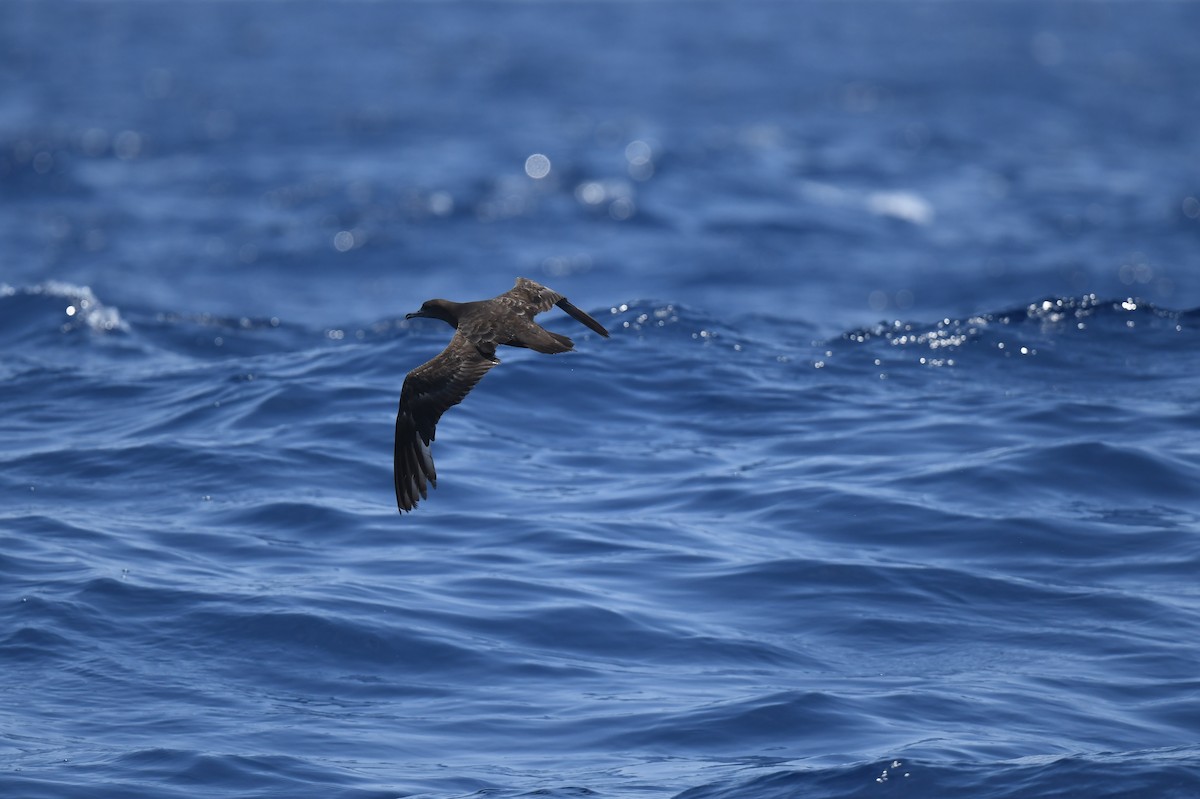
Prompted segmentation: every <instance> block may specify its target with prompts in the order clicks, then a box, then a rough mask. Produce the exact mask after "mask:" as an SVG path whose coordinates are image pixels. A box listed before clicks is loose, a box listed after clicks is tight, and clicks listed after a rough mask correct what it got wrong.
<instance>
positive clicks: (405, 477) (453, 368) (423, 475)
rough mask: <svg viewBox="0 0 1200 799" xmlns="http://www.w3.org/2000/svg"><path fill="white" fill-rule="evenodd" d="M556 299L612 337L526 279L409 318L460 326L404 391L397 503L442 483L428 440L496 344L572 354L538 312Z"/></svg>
mask: <svg viewBox="0 0 1200 799" xmlns="http://www.w3.org/2000/svg"><path fill="white" fill-rule="evenodd" d="M555 305H557V306H558V307H559V308H562V309H563V310H564V311H566V312H567V313H568V314H570V315H571V316H573V317H574V318H575V319H576V320H578V321H579V322H580V323H582V324H584V325H586V326H587V327H590V328H591V329H592V330H594V331H596V332H597V333H599V334H600V335H602V336H604V337H605V338H608V331H607V330H605V329H604V326H603V325H601V324H600V323H599V322H597V321H596V320H595V319H593V318H592V317H590V316H588V315H587V314H586V313H584V312H583V311H581V310H579V309H578V308H576V307H575V306H574V305H572V304H571V303H570V302H568V301H567V298H566V297H564V296H563V295H561V294H559V293H558V292H557V291H554V290H553V289H548V288H546V287H545V286H543V285H541V284H540V283H535V282H533V281H532V280H528V279H526V278H523V277H519V278H517V283H516V285H515V286H513V287H512V288H511V289H509V290H508V291H506V292H504V293H503V294H501V295H500V296H499V297H493V298H492V299H490V300H478V301H476V302H451V301H450V300H428V301H426V302H425V303H424V304H422V305H421V310H419V311H417V312H416V313H410V314H408V315H407V316H406V317H404V318H405V319H413V318H415V317H424V318H426V319H441V320H442V321H443V322H446V323H448V324H450V325H451V326H453V327H454V328H455V333H454V337H453V338H451V339H450V343H449V344H447V345H446V349H444V350H442V351H441V353H440V354H439V355H437V356H436V357H435V358H434V359H433V360H431V361H429V362H428V363H424V364H422V365H420V366H418V367H417V368H416V369H413V370H412V371H411V372H409V373H408V375H407V376H406V377H405V378H404V387H403V388H402V389H400V410H399V411H398V412H397V413H396V460H395V481H396V505H397V506H399V508H400V510H401V511H406V510H408V511H410V510H412V509H413V508H414V507H416V505H417V500H418V498H420V499H425V497H426V495H427V494H426V481H428V485H431V486H433V487H435V488H436V487H437V473H436V472H435V471H434V468H433V456H432V455H431V454H430V452H429V445H430V443H431V442H432V441H433V438H434V428H435V427H436V426H437V423H438V419H440V418H442V414H443V413H445V412H446V410H447V409H448V408H450V407H452V406H454V405H457V404H458V403H460V402H462V401H463V397H465V396H467V392H468V391H470V390H471V389H472V388H474V387H475V384H476V383H478V382H479V380H480V379H481V378H482V377H483V376H484V375H485V374H487V371H488V370H489V369H491V368H492V367H493V366H495V365H496V364H498V363H500V361H499V360H498V359H497V358H496V347H498V346H499V345H501V344H507V345H508V346H510V347H528V348H529V349H531V350H536V351H537V352H545V353H551V354H553V353H556V352H567V351H568V350H571V349H574V347H575V344H574V343H573V342H572V341H571V339H569V338H567V337H566V336H560V335H559V334H558V333H551V332H550V331H549V330H546V329H545V328H543V327H541V326H540V325H538V324H537V323H536V322H534V321H533V317H534V316H536V315H537V314H540V313H542V312H543V311H548V310H550V308H551V307H552V306H555Z"/></svg>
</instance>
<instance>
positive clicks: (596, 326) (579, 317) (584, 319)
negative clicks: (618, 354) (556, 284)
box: [554, 299, 608, 338]
mask: <svg viewBox="0 0 1200 799" xmlns="http://www.w3.org/2000/svg"><path fill="white" fill-rule="evenodd" d="M554 304H555V305H557V306H558V307H559V308H562V309H563V310H564V311H566V312H567V313H569V314H570V315H571V316H572V317H573V318H574V319H575V321H577V322H579V323H580V324H583V325H586V326H587V327H590V328H591V329H592V330H594V331H596V332H597V333H599V334H600V335H602V336H604V337H605V338H608V331H607V330H605V329H604V325H602V324H600V323H599V322H597V321H596V320H595V319H593V318H592V317H590V316H588V315H587V314H586V313H584V312H583V311H581V310H579V309H578V308H576V307H575V306H574V305H572V304H571V303H570V302H568V301H567V300H566V299H562V300H559V301H558V302H556V303H554Z"/></svg>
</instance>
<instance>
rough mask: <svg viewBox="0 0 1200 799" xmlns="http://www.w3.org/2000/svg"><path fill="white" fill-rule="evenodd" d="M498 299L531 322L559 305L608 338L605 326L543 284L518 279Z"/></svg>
mask: <svg viewBox="0 0 1200 799" xmlns="http://www.w3.org/2000/svg"><path fill="white" fill-rule="evenodd" d="M496 299H498V300H502V301H503V302H504V303H506V304H507V305H508V306H509V307H510V308H512V309H513V310H515V311H516V312H517V313H519V314H521V315H522V316H524V317H525V318H527V319H529V320H531V321H532V320H533V317H534V316H536V315H537V314H540V313H542V312H543V311H548V310H550V309H551V308H553V307H554V306H555V305H557V306H558V307H559V308H562V309H563V310H564V311H566V312H567V313H568V314H570V315H571V317H572V318H574V319H575V321H577V322H579V323H580V324H582V325H585V326H587V327H590V328H591V329H592V330H594V331H595V332H597V333H599V334H600V335H602V336H604V337H605V338H608V331H607V330H605V329H604V325H602V324H600V323H599V322H597V321H596V320H595V319H593V318H592V317H591V316H589V315H588V314H587V313H585V312H584V311H581V310H580V309H579V308H576V307H575V306H574V305H572V304H571V303H570V302H568V301H567V298H566V297H564V296H563V295H561V294H559V293H558V292H557V291H555V290H554V289H551V288H547V287H546V286H543V285H542V284H541V283H535V282H534V281H532V280H530V279H529V278H525V277H519V278H517V284H516V285H515V286H513V287H512V288H511V289H509V290H508V291H506V292H504V293H503V294H501V295H500V296H499V297H497V298H496Z"/></svg>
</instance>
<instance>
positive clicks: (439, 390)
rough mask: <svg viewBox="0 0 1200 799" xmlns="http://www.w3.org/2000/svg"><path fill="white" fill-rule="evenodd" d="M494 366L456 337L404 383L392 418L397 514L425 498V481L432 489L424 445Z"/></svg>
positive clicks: (433, 478) (428, 455) (430, 465)
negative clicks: (396, 410) (394, 435)
mask: <svg viewBox="0 0 1200 799" xmlns="http://www.w3.org/2000/svg"><path fill="white" fill-rule="evenodd" d="M495 365H496V362H495V361H493V360H490V359H488V358H485V357H483V355H481V354H480V353H479V351H478V350H477V349H476V348H475V346H474V345H472V344H471V343H470V342H469V341H467V340H466V339H465V338H463V337H462V336H461V335H458V334H457V333H456V334H455V335H454V338H452V339H451V340H450V343H449V344H448V345H447V346H446V349H444V350H442V352H441V353H440V354H439V355H438V356H437V357H436V358H434V359H433V360H431V361H429V362H428V363H425V364H422V365H421V366H418V367H417V368H416V369H413V370H412V371H411V372H409V373H408V377H406V378H404V387H403V388H402V389H401V390H400V409H399V411H398V412H397V413H396V451H395V456H394V457H395V463H394V468H395V474H394V478H395V483H396V504H397V505H398V506H399V508H400V509H401V510H412V509H413V507H414V506H415V505H416V504H417V499H418V497H419V498H420V499H424V498H425V497H426V496H427V487H426V486H427V481H428V485H433V486H435V487H436V486H437V472H436V470H435V469H434V466H433V456H432V455H431V453H430V451H429V445H430V443H432V442H433V439H434V436H435V433H436V428H437V423H438V420H439V419H441V418H442V414H443V413H445V412H446V411H447V409H449V408H451V407H453V406H455V405H457V404H458V403H460V402H462V400H463V398H464V397H465V396H467V393H468V392H469V391H470V390H471V389H472V388H474V387H475V384H476V383H478V382H479V381H480V379H481V378H482V377H483V376H484V375H485V374H487V371H488V369H491V368H492V367H493V366H495Z"/></svg>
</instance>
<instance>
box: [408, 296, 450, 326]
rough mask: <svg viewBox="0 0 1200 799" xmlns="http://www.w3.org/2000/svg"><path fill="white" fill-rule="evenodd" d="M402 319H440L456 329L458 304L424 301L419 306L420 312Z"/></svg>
mask: <svg viewBox="0 0 1200 799" xmlns="http://www.w3.org/2000/svg"><path fill="white" fill-rule="evenodd" d="M404 318H405V319H416V318H421V319H441V320H442V321H443V322H445V323H446V324H448V325H450V326H451V327H458V303H457V302H450V300H426V301H425V302H423V303H422V304H421V310H419V311H417V312H415V313H410V314H408V315H407V316H405V317H404Z"/></svg>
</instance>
